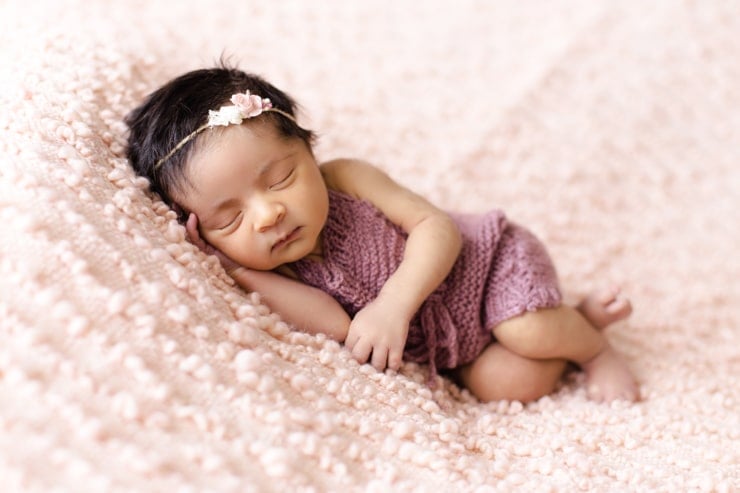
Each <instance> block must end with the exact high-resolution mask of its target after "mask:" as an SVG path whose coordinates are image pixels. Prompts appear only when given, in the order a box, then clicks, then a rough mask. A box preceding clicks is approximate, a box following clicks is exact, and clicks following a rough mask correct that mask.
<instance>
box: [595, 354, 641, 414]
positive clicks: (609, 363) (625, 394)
mask: <svg viewBox="0 0 740 493" xmlns="http://www.w3.org/2000/svg"><path fill="white" fill-rule="evenodd" d="M581 366H582V367H583V370H584V371H585V372H586V384H587V385H588V396H589V397H590V398H591V399H593V400H595V401H598V402H611V401H615V400H626V401H631V402H634V401H636V400H639V399H640V390H639V388H638V386H637V382H636V381H635V377H634V376H633V375H632V372H631V371H630V369H629V368H628V367H627V364H626V363H625V362H624V360H622V358H621V357H620V356H619V354H617V352H616V351H614V349H612V347H611V346H609V345H608V344H607V345H606V346H605V347H604V349H603V350H602V351H601V352H600V353H599V354H597V355H596V356H595V357H594V358H593V359H591V360H590V361H589V362H587V363H584V364H583V365H581Z"/></svg>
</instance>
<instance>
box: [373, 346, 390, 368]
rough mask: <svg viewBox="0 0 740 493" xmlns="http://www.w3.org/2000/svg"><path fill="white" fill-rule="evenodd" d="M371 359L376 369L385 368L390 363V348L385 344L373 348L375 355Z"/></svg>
mask: <svg viewBox="0 0 740 493" xmlns="http://www.w3.org/2000/svg"><path fill="white" fill-rule="evenodd" d="M371 361H372V365H373V367H375V369H376V370H378V371H383V370H385V367H386V365H387V363H388V348H387V347H385V346H375V347H374V348H373V357H372V360H371Z"/></svg>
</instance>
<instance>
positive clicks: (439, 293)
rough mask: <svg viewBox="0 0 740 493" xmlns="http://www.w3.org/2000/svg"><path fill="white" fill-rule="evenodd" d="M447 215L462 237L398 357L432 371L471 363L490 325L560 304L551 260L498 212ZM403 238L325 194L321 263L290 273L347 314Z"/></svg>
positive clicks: (393, 260) (368, 208) (354, 203)
mask: <svg viewBox="0 0 740 493" xmlns="http://www.w3.org/2000/svg"><path fill="white" fill-rule="evenodd" d="M452 217H453V219H454V220H455V222H456V224H457V225H458V227H459V228H460V232H461V233H462V237H463V246H462V251H461V252H460V256H459V257H458V259H457V261H456V262H455V265H454V266H453V268H452V270H451V272H450V274H449V275H448V276H447V278H446V279H445V280H444V281H443V282H442V284H441V285H440V286H439V287H438V288H437V289H436V290H435V291H434V292H433V293H432V294H431V295H430V296H429V297H428V298H427V300H426V301H425V302H424V303H423V304H422V306H421V308H420V309H419V311H418V312H417V313H416V315H415V316H414V317H413V319H412V321H411V325H410V327H409V334H408V339H407V341H406V347H405V349H404V355H403V357H404V361H414V362H416V363H426V364H429V366H430V369H431V370H432V371H433V372H436V371H437V369H449V368H455V367H458V366H461V365H464V364H466V363H470V362H471V361H473V360H474V359H475V358H476V357H477V356H478V355H479V354H480V353H481V352H482V351H483V349H484V348H485V347H486V346H487V345H488V344H490V343H491V342H492V341H493V334H492V333H491V329H492V328H493V327H495V326H496V325H497V324H499V323H500V322H502V321H504V320H506V319H509V318H512V317H515V316H517V315H520V314H522V313H524V312H525V311H534V310H537V309H540V308H552V307H556V306H558V305H559V304H560V299H561V298H560V291H559V289H558V281H557V275H556V273H555V269H554V267H553V265H552V262H551V261H550V257H549V256H548V254H547V252H546V251H545V248H544V247H543V246H542V244H541V243H540V242H539V241H538V240H537V239H536V238H535V237H534V236H533V235H532V234H531V233H529V232H528V231H527V230H525V229H523V228H521V227H520V226H517V225H515V224H513V223H510V222H508V221H507V220H506V218H505V217H504V214H503V213H502V212H500V211H491V212H489V213H487V214H485V215H475V216H473V215H462V214H452ZM406 236H407V235H406V233H405V232H404V231H403V230H402V229H401V228H399V227H398V226H396V225H395V224H393V223H391V222H390V221H389V220H388V219H387V218H386V217H385V216H384V215H383V214H382V213H381V212H380V211H379V210H378V209H377V208H375V206H373V205H372V204H370V203H369V202H366V201H361V200H358V199H356V198H353V197H350V196H348V195H346V194H343V193H340V192H337V191H334V190H330V191H329V217H328V219H327V222H326V226H325V227H324V230H323V250H324V258H323V260H322V261H316V260H309V259H303V260H300V261H298V262H295V263H294V264H292V267H293V269H294V271H295V272H296V274H297V275H298V276H299V277H300V279H301V280H302V281H303V282H305V283H306V284H309V285H311V286H314V287H317V288H320V289H321V290H323V291H325V292H327V293H328V294H330V295H331V296H333V297H334V298H335V299H336V300H337V301H338V302H339V303H340V304H341V305H342V306H343V307H344V309H345V310H346V311H347V313H349V315H350V316H354V315H355V314H356V313H357V312H358V311H359V310H360V309H362V308H363V307H364V306H365V305H366V304H368V303H369V302H371V301H372V300H374V299H375V298H376V297H377V295H378V293H379V292H380V289H381V288H382V287H383V284H384V283H385V281H386V279H388V277H389V276H390V275H391V274H393V272H395V270H396V268H397V267H398V265H399V264H400V263H401V260H402V259H403V252H404V247H405V245H406Z"/></svg>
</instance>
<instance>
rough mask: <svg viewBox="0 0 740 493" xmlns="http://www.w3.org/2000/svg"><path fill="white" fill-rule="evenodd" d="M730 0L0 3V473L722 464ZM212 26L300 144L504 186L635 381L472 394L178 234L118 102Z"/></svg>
mask: <svg viewBox="0 0 740 493" xmlns="http://www.w3.org/2000/svg"><path fill="white" fill-rule="evenodd" d="M739 12H740V9H739V8H738V5H737V3H735V2H732V1H729V2H684V1H679V0H661V1H658V2H641V1H638V0H626V1H622V2H610V1H607V0H603V1H591V0H556V1H552V2H518V1H501V2H481V1H476V0H460V1H457V2H446V1H443V0H432V1H427V2H399V1H395V0H379V1H375V2H340V1H336V2H334V1H331V2H311V1H301V0H296V1H291V2H265V1H256V0H254V1H253V0H244V1H239V2H233V1H227V0H219V1H214V2H198V1H194V0H186V1H181V2H136V1H133V0H132V1H119V2H90V1H81V0H68V1H65V2H56V1H51V0H49V1H39V2H28V1H26V2H22V1H17V0H5V1H3V2H0V19H1V20H0V46H2V50H0V109H1V111H0V130H1V131H0V225H1V226H2V230H1V232H0V490H1V491H3V492H29V491H50V490H54V491H75V492H77V491H101V492H115V491H137V492H140V491H216V492H245V491H247V492H249V491H255V492H261V491H291V492H293V491H296V492H299V491H305V492H322V491H342V492H345V491H363V492H364V491H371V492H372V491H378V492H381V491H382V492H385V491H435V492H441V491H455V492H466V491H564V492H570V491H578V490H584V491H667V492H674V491H718V492H723V491H727V492H730V491H738V490H740V471H739V466H738V464H739V463H740V447H739V446H738V443H739V441H740V385H739V384H738V375H740V327H739V323H740V283H738V279H740V255H738V247H739V246H740V229H738V223H740V221H739V218H738V212H737V211H738V208H740V146H739V144H738V143H740V109H739V108H740V64H738V59H739V58H740V15H738V13H739ZM222 53H225V54H227V55H231V57H232V61H234V62H238V63H239V65H240V66H241V67H242V68H244V69H246V70H249V71H253V72H257V73H260V74H262V75H264V76H265V77H267V78H268V79H270V80H271V81H272V82H274V83H275V84H276V85H278V86H280V87H282V88H284V89H286V90H287V91H288V92H290V93H291V94H292V95H294V96H295V97H296V98H297V99H298V100H299V101H300V102H301V104H302V108H303V110H302V111H303V113H302V114H301V116H300V119H301V121H303V122H304V123H305V124H306V125H307V126H309V127H310V128H313V129H314V130H316V131H318V133H319V134H320V136H321V138H320V143H319V145H318V147H317V154H318V157H320V158H322V159H328V158H332V157H338V156H356V157H361V158H364V159H367V160H370V161H372V162H374V163H376V164H377V165H378V166H380V167H382V168H383V169H385V170H387V171H388V172H389V173H390V174H391V175H392V176H393V177H395V178H396V179H397V180H399V181H400V182H402V183H404V184H406V185H408V186H410V187H412V188H414V189H416V190H417V191H419V192H420V193H423V194H424V195H426V196H427V197H429V198H430V199H432V200H433V201H434V202H436V203H437V204H438V205H440V206H441V207H443V208H445V209H448V210H458V211H462V212H479V211H484V210H487V209H490V208H492V207H500V208H502V209H504V210H505V211H506V213H507V215H508V216H509V217H511V218H512V219H513V220H515V221H517V222H520V223H522V224H526V225H527V226H528V227H529V228H530V229H532V230H533V231H535V232H536V233H537V234H538V235H539V236H540V237H541V238H542V239H543V241H544V242H545V243H546V244H547V245H548V247H549V249H550V252H551V254H552V257H553V259H554V260H555V263H556V264H557V266H558V270H559V273H560V276H561V279H562V284H563V288H564V292H565V295H566V298H567V299H568V301H570V302H572V301H573V300H576V299H577V298H578V297H579V296H581V295H583V294H584V293H586V292H588V291H589V290H592V289H594V288H597V287H600V286H604V285H608V284H610V283H614V282H616V283H619V284H621V285H622V287H623V290H624V291H625V292H626V293H627V294H629V296H630V297H631V298H632V299H633V301H634V304H635V313H634V315H633V317H632V318H631V319H629V320H628V321H626V322H622V323H620V324H618V325H616V326H614V327H612V328H610V329H608V334H609V337H610V339H611V340H612V341H613V344H614V346H616V347H617V348H618V349H619V350H620V351H621V352H623V353H624V354H625V355H626V358H627V360H628V361H629V364H630V365H631V367H632V368H633V369H634V371H635V373H636V375H637V377H638V379H639V381H640V383H641V385H642V392H643V395H644V400H643V401H642V402H640V403H637V404H633V405H628V404H622V403H616V404H613V405H599V404H595V403H593V402H590V401H589V400H588V399H587V398H586V395H585V390H584V388H583V382H582V378H581V375H580V374H578V373H571V374H570V375H569V376H568V377H567V378H565V379H564V381H563V384H562V386H561V388H559V390H558V391H557V392H556V393H554V394H553V395H551V396H548V397H545V398H543V399H541V400H540V401H538V402H535V403H533V404H530V405H526V406H522V405H521V404H519V403H517V402H494V403H489V404H481V403H479V402H477V401H476V400H475V399H474V398H472V397H471V395H470V394H469V393H468V392H466V391H464V390H461V389H460V388H458V387H456V386H455V385H454V384H453V383H452V382H450V381H449V380H445V379H440V381H439V383H440V385H438V386H436V387H435V390H434V391H431V390H430V389H429V388H428V387H427V386H426V385H425V378H426V372H425V369H424V368H422V367H420V366H417V365H415V364H411V363H407V364H405V365H404V367H403V368H402V370H401V371H400V372H399V373H397V374H394V373H392V372H388V373H377V372H376V371H375V370H373V369H372V368H371V367H369V366H359V365H357V364H356V363H355V362H354V361H353V360H352V359H351V357H350V356H349V354H348V353H347V352H346V351H345V350H344V349H343V348H342V347H341V346H339V345H338V344H336V343H333V342H328V341H326V340H325V339H324V338H321V337H311V336H308V335H304V334H300V333H296V332H292V331H290V328H289V327H288V326H286V325H285V324H284V323H283V322H281V321H280V320H279V318H278V317H277V316H276V315H275V314H272V313H270V312H269V310H268V309H267V308H266V307H265V306H263V305H261V304H260V300H259V295H258V294H256V293H253V294H245V293H244V292H242V291H241V290H239V289H238V288H237V287H235V286H234V284H233V282H231V280H230V279H229V278H228V276H226V275H225V273H224V272H223V270H222V269H221V267H220V266H219V264H218V262H217V260H216V259H215V258H208V257H206V256H204V255H203V254H201V253H200V252H198V251H197V249H195V248H194V247H193V246H191V245H190V244H189V243H187V242H186V241H185V235H184V229H183V228H182V227H181V226H179V225H178V224H177V222H176V220H175V216H174V214H173V213H172V212H171V211H169V210H168V208H167V207H166V206H164V205H163V204H162V203H161V202H160V201H158V200H157V199H156V197H153V196H152V195H151V194H149V193H148V192H147V183H146V182H145V181H144V180H142V179H140V178H137V177H135V176H134V174H133V172H132V171H131V170H130V169H129V166H128V163H127V161H126V159H125V157H124V156H125V153H124V144H125V138H126V135H125V132H126V128H125V125H124V124H123V123H122V119H123V117H124V115H125V114H126V113H127V112H128V111H129V110H130V109H131V108H132V107H133V106H134V105H135V104H136V103H137V102H139V101H140V100H141V98H142V97H143V96H144V95H145V94H147V93H148V92H149V91H151V90H153V89H154V88H156V87H157V86H158V85H159V84H161V83H163V82H164V81H166V80H167V79H169V78H170V77H172V76H175V75H177V74H179V73H181V72H183V71H185V70H189V69H192V68H196V67H202V66H205V65H211V64H212V63H214V62H215V61H216V60H217V59H218V58H219V57H220V56H221V54H222Z"/></svg>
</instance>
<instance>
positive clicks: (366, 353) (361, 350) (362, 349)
mask: <svg viewBox="0 0 740 493" xmlns="http://www.w3.org/2000/svg"><path fill="white" fill-rule="evenodd" d="M372 350H373V347H372V345H370V344H369V343H368V342H367V341H366V340H363V339H360V340H358V341H357V343H355V345H354V346H352V357H353V358H355V359H356V360H357V362H358V363H360V364H363V363H365V362H367V360H368V358H369V357H370V353H371V352H372Z"/></svg>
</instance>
